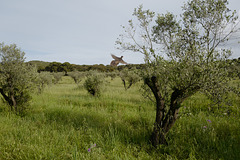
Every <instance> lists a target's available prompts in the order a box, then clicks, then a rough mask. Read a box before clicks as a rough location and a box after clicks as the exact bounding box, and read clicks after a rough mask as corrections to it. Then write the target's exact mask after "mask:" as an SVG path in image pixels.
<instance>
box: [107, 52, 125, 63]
mask: <svg viewBox="0 0 240 160" xmlns="http://www.w3.org/2000/svg"><path fill="white" fill-rule="evenodd" d="M111 56H112V58H113V59H114V60H113V61H112V62H111V64H110V66H117V65H118V64H119V63H122V64H127V62H125V61H124V60H123V59H122V58H123V56H121V57H117V56H115V55H113V54H111Z"/></svg>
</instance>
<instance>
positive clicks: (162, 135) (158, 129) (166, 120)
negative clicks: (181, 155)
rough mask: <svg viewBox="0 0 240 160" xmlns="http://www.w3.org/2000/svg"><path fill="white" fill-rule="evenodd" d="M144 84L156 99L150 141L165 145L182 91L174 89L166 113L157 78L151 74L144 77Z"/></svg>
mask: <svg viewBox="0 0 240 160" xmlns="http://www.w3.org/2000/svg"><path fill="white" fill-rule="evenodd" d="M145 84H147V85H148V87H149V88H150V89H151V91H152V92H153V94H154V97H155V100H156V119H155V123H154V128H153V132H152V136H151V143H152V145H153V146H155V147H157V146H158V145H160V144H164V145H167V144H168V143H167V139H166V134H167V133H168V132H169V130H170V129H171V128H172V126H173V125H174V123H175V121H176V120H177V117H178V111H179V106H180V103H181V98H182V93H183V92H181V91H180V90H177V89H176V90H175V91H174V92H173V93H172V96H171V104H170V109H169V110H168V112H167V113H165V112H166V110H165V108H166V106H165V100H164V98H163V97H162V95H161V93H160V87H159V86H158V84H157V78H156V77H154V76H152V77H151V78H146V79H145Z"/></svg>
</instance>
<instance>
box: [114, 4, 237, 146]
mask: <svg viewBox="0 0 240 160" xmlns="http://www.w3.org/2000/svg"><path fill="white" fill-rule="evenodd" d="M227 5H228V1H226V0H191V1H188V2H187V3H186V4H184V6H183V13H182V14H181V16H180V18H177V16H175V15H173V14H172V13H169V12H168V13H166V14H157V15H156V14H155V13H154V12H152V11H150V10H143V6H140V7H138V8H136V9H135V10H134V13H133V16H134V18H135V19H132V20H129V25H128V26H124V27H123V29H124V34H121V35H120V37H119V38H118V40H117V41H116V43H117V44H118V45H119V49H122V50H129V51H133V52H139V53H141V54H144V55H145V63H146V65H147V67H146V69H144V70H142V72H141V77H142V78H143V80H144V82H145V85H146V87H144V88H145V90H146V91H150V92H151V93H152V94H153V96H154V98H155V102H156V120H155V124H154V129H153V133H152V138H151V141H152V144H153V145H154V146H157V145H159V144H167V142H166V138H165V136H166V134H167V133H168V131H169V129H170V128H171V127H172V126H173V125H174V123H175V121H176V120H177V117H178V112H179V108H180V107H181V104H182V102H183V101H184V100H186V99H187V98H189V97H190V96H192V95H194V94H195V93H197V92H202V93H205V94H206V95H207V96H208V97H209V98H210V99H211V100H213V101H215V102H216V103H220V101H221V100H223V99H224V98H223V97H224V96H226V93H227V92H228V91H230V90H232V88H231V87H230V86H229V85H228V82H229V78H228V77H227V76H226V75H227V67H228V63H227V62H226V60H227V58H229V56H230V55H231V50H229V49H225V48H222V47H220V44H222V43H224V42H226V41H227V40H228V39H229V38H230V37H231V35H232V34H234V33H236V32H237V31H238V30H239V28H238V23H239V21H238V17H237V15H236V12H235V11H233V12H231V11H230V10H229V9H228V8H227Z"/></svg>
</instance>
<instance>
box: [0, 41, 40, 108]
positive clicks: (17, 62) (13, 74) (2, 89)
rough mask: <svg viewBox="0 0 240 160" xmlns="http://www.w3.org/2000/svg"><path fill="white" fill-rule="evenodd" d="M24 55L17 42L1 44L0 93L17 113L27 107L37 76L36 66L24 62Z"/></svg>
mask: <svg viewBox="0 0 240 160" xmlns="http://www.w3.org/2000/svg"><path fill="white" fill-rule="evenodd" d="M24 55H25V53H24V52H22V51H21V50H20V49H19V48H17V46H16V45H15V44H11V45H4V43H1V44H0V57H1V63H0V93H1V94H2V96H3V99H4V101H5V102H6V103H7V104H8V105H9V106H10V109H11V110H12V111H14V112H16V113H22V112H23V111H24V109H25V108H26V107H27V105H28V102H29V101H30V100H31V94H30V92H31V91H32V89H33V88H34V86H35V85H34V82H35V80H36V77H37V74H36V73H37V72H36V68H34V67H32V66H29V65H27V64H25V63H24V60H25V57H24Z"/></svg>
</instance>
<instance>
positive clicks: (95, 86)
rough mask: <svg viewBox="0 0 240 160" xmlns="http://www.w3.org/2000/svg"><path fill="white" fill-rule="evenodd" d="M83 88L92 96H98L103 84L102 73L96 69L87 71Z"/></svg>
mask: <svg viewBox="0 0 240 160" xmlns="http://www.w3.org/2000/svg"><path fill="white" fill-rule="evenodd" d="M83 86H84V88H85V89H86V90H87V91H88V93H90V94H91V95H93V96H97V97H99V96H100V95H101V93H102V89H103V86H104V75H103V74H102V73H99V72H98V71H89V72H88V73H87V74H86V79H85V81H84V83H83Z"/></svg>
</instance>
